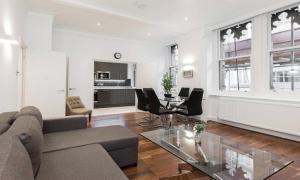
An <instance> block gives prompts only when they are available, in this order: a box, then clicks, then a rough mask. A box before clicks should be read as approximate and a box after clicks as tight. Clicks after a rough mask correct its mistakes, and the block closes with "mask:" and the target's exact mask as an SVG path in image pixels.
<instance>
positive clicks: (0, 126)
mask: <svg viewBox="0 0 300 180" xmlns="http://www.w3.org/2000/svg"><path fill="white" fill-rule="evenodd" d="M9 127H10V125H9V124H7V123H0V135H1V134H3V133H4V132H6V131H7V130H8V128H9Z"/></svg>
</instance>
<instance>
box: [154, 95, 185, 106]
mask: <svg viewBox="0 0 300 180" xmlns="http://www.w3.org/2000/svg"><path fill="white" fill-rule="evenodd" d="M158 99H159V100H160V101H163V102H166V103H167V104H166V108H167V109H171V108H170V104H171V103H176V104H177V103H183V102H184V101H186V100H187V99H188V98H187V97H180V96H172V97H165V96H159V97H158Z"/></svg>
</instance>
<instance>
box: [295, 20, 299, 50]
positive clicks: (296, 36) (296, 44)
mask: <svg viewBox="0 0 300 180" xmlns="http://www.w3.org/2000/svg"><path fill="white" fill-rule="evenodd" d="M294 29H295V31H294V42H295V46H299V45H300V25H299V24H298V23H294Z"/></svg>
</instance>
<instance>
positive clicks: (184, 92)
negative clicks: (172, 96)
mask: <svg viewBox="0 0 300 180" xmlns="http://www.w3.org/2000/svg"><path fill="white" fill-rule="evenodd" d="M189 93H190V88H187V87H182V88H181V89H180V91H179V94H178V96H179V97H184V98H187V97H189Z"/></svg>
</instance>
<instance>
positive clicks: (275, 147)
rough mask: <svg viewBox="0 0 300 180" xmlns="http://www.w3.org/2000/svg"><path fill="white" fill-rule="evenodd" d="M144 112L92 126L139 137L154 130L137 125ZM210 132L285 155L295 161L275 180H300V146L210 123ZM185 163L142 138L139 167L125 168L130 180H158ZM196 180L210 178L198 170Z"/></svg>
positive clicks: (104, 119)
mask: <svg viewBox="0 0 300 180" xmlns="http://www.w3.org/2000/svg"><path fill="white" fill-rule="evenodd" d="M145 115H147V114H145V113H127V114H118V115H106V116H98V117H94V120H93V121H92V125H91V126H92V127H99V126H106V125H115V124H118V125H124V126H125V127H128V128H129V129H131V130H132V131H133V132H135V133H136V134H139V133H141V132H144V131H149V130H151V129H150V128H143V127H140V126H138V125H137V124H136V123H137V122H139V121H140V120H141V119H142V117H144V116H145ZM208 131H209V132H212V133H215V134H218V135H220V136H223V137H227V138H230V139H232V141H237V142H239V143H241V144H247V145H249V146H251V147H255V148H260V149H263V150H266V151H269V152H272V153H274V154H278V155H282V156H286V157H288V158H290V159H292V160H294V162H293V163H292V164H291V165H289V166H288V167H286V168H285V169H284V170H282V171H280V172H278V173H277V174H275V175H273V176H272V177H270V178H269V179H272V180H290V179H291V180H300V143H298V142H294V141H290V140H286V139H281V138H277V137H273V136H269V135H265V134H260V133H256V132H253V131H249V130H244V129H240V128H235V127H231V126H227V125H223V124H219V123H215V122H212V121H209V123H208ZM180 162H182V161H181V160H180V159H178V158H177V157H176V156H174V155H172V154H170V153H168V152H167V151H165V150H164V149H162V148H160V147H159V146H157V145H155V144H153V143H152V142H150V141H148V140H146V139H145V138H143V137H142V136H139V154H138V165H137V166H136V167H128V168H125V169H123V171H124V173H125V174H126V175H127V176H128V178H129V179H143V180H148V179H149V180H156V179H159V178H160V177H166V176H173V175H176V174H177V173H178V172H177V165H178V163H180ZM193 175H194V177H195V178H196V179H209V177H207V176H206V175H205V174H204V173H202V172H200V171H196V172H194V173H193Z"/></svg>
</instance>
